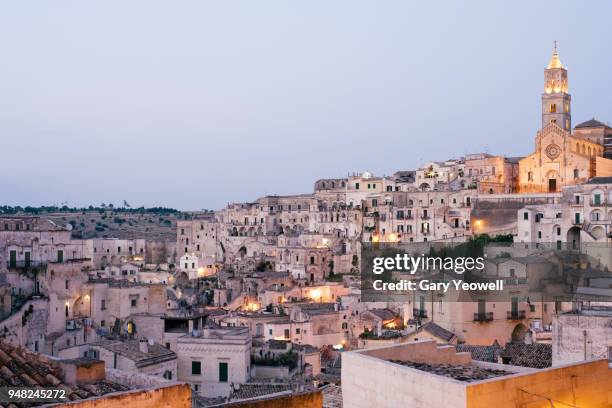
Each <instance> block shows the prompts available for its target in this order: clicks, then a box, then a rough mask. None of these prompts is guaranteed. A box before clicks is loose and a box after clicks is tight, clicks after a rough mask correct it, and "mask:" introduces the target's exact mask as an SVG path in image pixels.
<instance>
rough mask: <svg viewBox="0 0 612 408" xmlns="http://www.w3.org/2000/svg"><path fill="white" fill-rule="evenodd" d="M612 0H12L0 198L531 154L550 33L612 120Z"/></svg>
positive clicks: (211, 194)
mask: <svg viewBox="0 0 612 408" xmlns="http://www.w3.org/2000/svg"><path fill="white" fill-rule="evenodd" d="M611 15H612V2H609V1H604V0H602V1H592V2H588V6H586V5H585V4H583V2H576V1H563V0H557V1H554V2H551V1H537V2H535V1H513V2H507V1H470V2H458V1H447V2H446V1H435V2H434V1H406V0H400V1H393V0H388V1H383V2H373V1H360V0H350V1H349V0H346V1H345V0H337V1H333V2H330V1H324V0H309V1H303V2H298V1H280V0H279V1H272V0H270V1H267V0H261V1H252V0H244V1H239V0H236V1H204V0H197V1H187V0H184V1H176V2H170V1H155V0H133V1H129V2H126V1H115V0H105V1H100V2H83V1H63V0H56V1H53V2H37V3H36V5H33V4H32V3H30V2H23V1H5V0H0V204H7V205H23V206H25V205H53V204H56V205H59V204H62V203H67V204H68V205H70V206H88V205H90V204H93V205H99V204H101V203H114V204H115V205H121V203H123V200H126V201H127V202H128V203H130V204H131V205H132V206H133V207H136V206H141V205H143V206H147V207H150V206H166V207H173V208H178V209H183V210H199V209H204V208H206V209H220V208H222V207H224V206H225V205H226V204H227V203H229V202H240V201H253V200H255V199H257V198H258V197H261V196H264V195H269V194H281V195H282V194H296V193H308V192H312V190H313V185H314V182H315V180H317V179H320V178H326V177H346V176H347V175H348V174H349V173H353V172H359V171H370V172H373V173H374V174H376V175H391V174H393V173H394V172H395V171H397V170H410V169H415V168H418V167H419V166H421V165H423V164H425V163H426V162H427V161H429V160H445V159H449V158H456V157H460V156H463V155H465V154H469V153H477V152H487V153H491V154H500V155H506V156H523V155H527V154H530V153H531V152H532V151H533V149H534V137H535V133H536V132H537V130H538V129H539V127H540V122H541V112H540V96H541V93H542V89H543V70H544V67H545V66H546V64H547V63H548V61H549V59H550V54H551V50H552V46H553V41H555V40H556V41H557V42H558V49H559V54H560V58H561V61H562V62H563V64H564V65H565V66H566V67H567V68H568V69H569V86H570V93H571V94H572V120H573V124H574V125H575V124H578V123H580V122H582V121H584V120H587V119H590V118H592V117H596V118H597V119H599V120H601V121H604V122H608V121H612V81H611V80H610V73H611V72H612V45H611V44H612V43H611V42H610V39H611V38H612V24H610V22H609V18H610V16H611Z"/></svg>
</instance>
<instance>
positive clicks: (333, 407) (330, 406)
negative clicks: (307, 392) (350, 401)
mask: <svg viewBox="0 0 612 408" xmlns="http://www.w3.org/2000/svg"><path fill="white" fill-rule="evenodd" d="M323 408H342V387H341V386H339V385H335V384H328V385H326V386H325V387H324V388H323Z"/></svg>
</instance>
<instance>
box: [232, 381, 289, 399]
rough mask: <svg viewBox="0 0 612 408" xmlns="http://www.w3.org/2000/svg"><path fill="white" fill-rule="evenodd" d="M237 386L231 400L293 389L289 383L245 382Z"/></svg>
mask: <svg viewBox="0 0 612 408" xmlns="http://www.w3.org/2000/svg"><path fill="white" fill-rule="evenodd" d="M235 387H236V388H235V389H234V390H232V393H231V395H230V401H236V400H243V399H248V398H256V397H261V396H263V395H269V394H276V393H279V392H284V391H285V392H287V391H289V392H290V391H291V390H292V387H291V384H289V383H244V384H240V385H237V386H235Z"/></svg>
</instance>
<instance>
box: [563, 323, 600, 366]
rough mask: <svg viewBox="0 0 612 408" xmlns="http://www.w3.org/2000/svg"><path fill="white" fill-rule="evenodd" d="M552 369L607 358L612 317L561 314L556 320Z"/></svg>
mask: <svg viewBox="0 0 612 408" xmlns="http://www.w3.org/2000/svg"><path fill="white" fill-rule="evenodd" d="M552 346H553V349H552V359H553V361H552V363H553V366H556V365H560V364H566V363H571V362H578V361H584V360H590V359H593V358H608V349H609V347H612V316H586V315H584V316H583V315H576V314H561V315H556V316H554V320H553V342H552Z"/></svg>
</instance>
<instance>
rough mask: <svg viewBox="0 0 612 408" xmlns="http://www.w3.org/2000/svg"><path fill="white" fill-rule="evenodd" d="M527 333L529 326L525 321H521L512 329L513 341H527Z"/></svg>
mask: <svg viewBox="0 0 612 408" xmlns="http://www.w3.org/2000/svg"><path fill="white" fill-rule="evenodd" d="M526 334H527V327H525V325H524V324H523V323H519V324H517V325H516V326H515V327H514V330H512V342H514V343H523V342H525V335H526Z"/></svg>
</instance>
